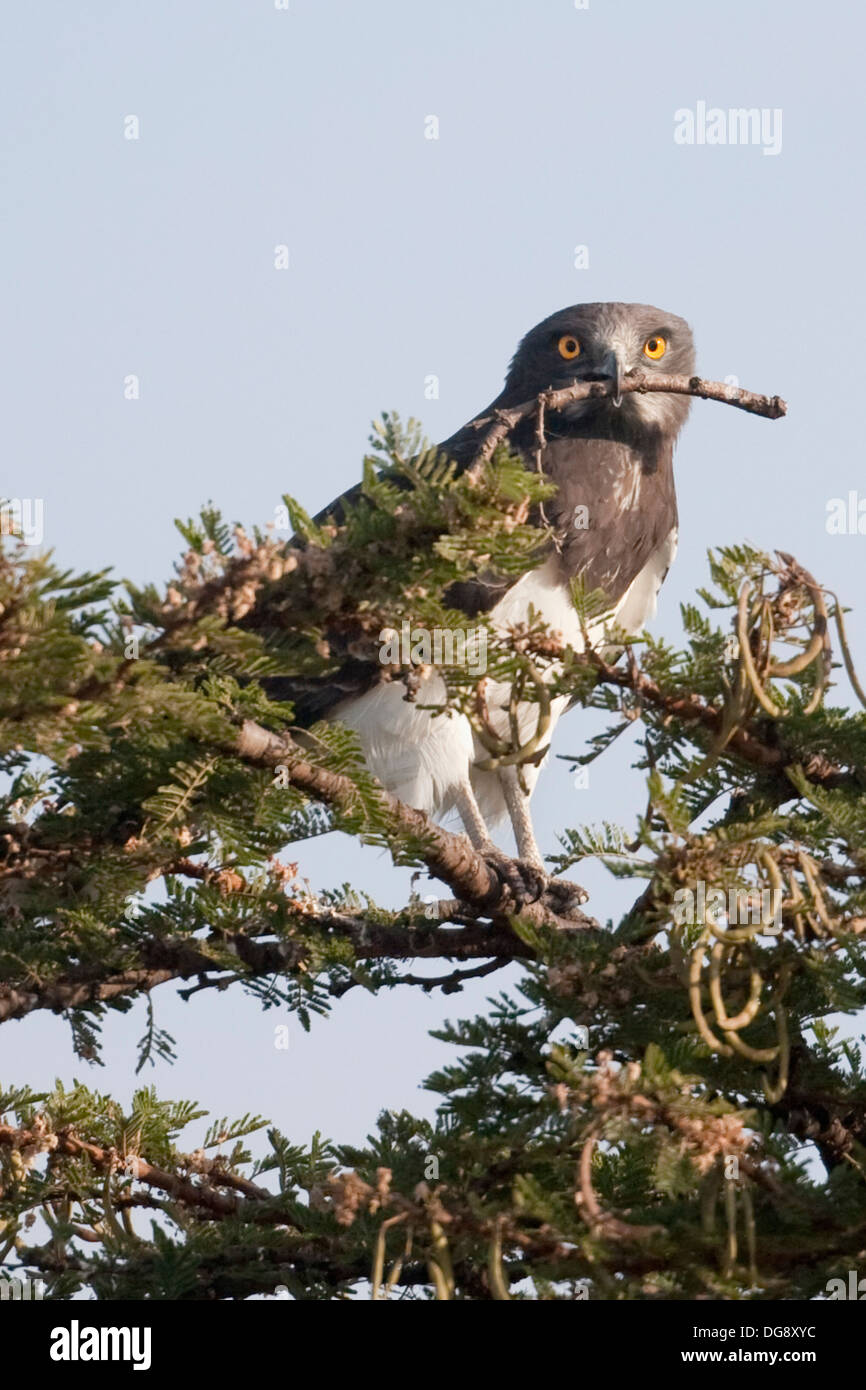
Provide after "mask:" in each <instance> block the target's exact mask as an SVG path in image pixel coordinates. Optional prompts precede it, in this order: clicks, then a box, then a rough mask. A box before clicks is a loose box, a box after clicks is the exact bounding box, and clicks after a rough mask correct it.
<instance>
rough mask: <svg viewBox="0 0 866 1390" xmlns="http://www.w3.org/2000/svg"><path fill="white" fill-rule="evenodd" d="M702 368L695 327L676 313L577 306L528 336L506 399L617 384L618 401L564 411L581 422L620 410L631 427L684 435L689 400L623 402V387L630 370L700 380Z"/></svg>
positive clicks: (632, 397) (629, 398) (644, 307)
mask: <svg viewBox="0 0 866 1390" xmlns="http://www.w3.org/2000/svg"><path fill="white" fill-rule="evenodd" d="M694 371H695V350H694V343H693V341H692V334H691V329H690V328H689V326H688V324H687V323H686V322H685V320H684V319H681V318H679V317H678V316H677V315H676V314H668V313H665V311H664V310H663V309H655V308H653V307H652V305H649V304H617V303H611V304H575V305H572V307H571V308H569V309H561V310H560V311H559V313H556V314H551V316H550V318H547V319H544V321H543V322H542V323H539V324H538V325H537V326H536V327H535V328H533V329H532V330H531V332H529V333H527V335H526V337H525V338H524V339H523V341H522V342H521V344H520V346H519V348H518V349H517V352H516V353H515V356H514V360H513V362H512V363H511V368H510V370H509V373H508V377H507V380H506V384H505V392H504V393H503V395H504V396H505V397H507V398H508V400H509V401H513V402H515V403H516V402H517V401H524V400H529V399H531V398H532V396H534V395H537V394H538V392H539V391H543V390H545V389H547V388H548V387H553V388H554V389H556V388H560V387H564V386H570V385H572V384H573V383H574V382H576V381H609V382H611V383H612V385H613V387H614V394H613V396H612V397H608V398H605V399H603V400H600V401H579V402H575V403H574V404H573V405H570V406H567V407H566V408H565V411H564V412H563V413H564V414H565V415H566V416H567V417H568V418H569V419H581V418H583V417H588V416H599V415H600V416H605V415H608V414H610V413H611V412H614V411H620V412H621V413H622V419H623V423H626V422H628V423H630V424H631V425H632V426H633V427H638V428H639V427H640V425H647V426H655V427H656V428H660V429H661V430H663V431H664V432H665V433H668V432H672V433H676V432H677V431H678V430H679V428H680V426H681V425H682V424H683V421H684V420H685V418H686V415H687V413H688V408H689V398H688V397H683V396H671V395H662V394H655V395H637V394H625V395H623V396H622V397H621V401H620V403H619V404H617V400H618V388H619V386H620V384H621V383H622V381H623V380H624V378H625V377H626V376H627V375H628V374H629V373H630V372H641V373H645V374H646V375H647V376H652V375H653V374H654V373H661V374H664V375H680V374H683V375H686V376H692V375H694Z"/></svg>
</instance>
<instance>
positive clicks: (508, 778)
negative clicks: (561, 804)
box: [499, 766, 547, 874]
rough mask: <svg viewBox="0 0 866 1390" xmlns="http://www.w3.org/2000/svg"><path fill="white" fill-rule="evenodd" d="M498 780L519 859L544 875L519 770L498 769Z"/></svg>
mask: <svg viewBox="0 0 866 1390" xmlns="http://www.w3.org/2000/svg"><path fill="white" fill-rule="evenodd" d="M499 780H500V783H501V784H502V792H503V795H504V797H505V804H506V806H507V807H508V815H509V817H510V820H511V828H512V830H513V831H514V838H515V840H516V841H517V853H518V855H519V856H520V858H521V859H524V860H526V862H527V863H528V864H532V865H533V866H534V867H535V868H536V869H540V870H541V872H542V873H543V874H546V873H547V870H546V869H545V867H544V860H543V859H542V857H541V850H540V849H539V848H538V842H537V841H536V838H535V831H534V830H533V828H532V818H531V816H530V814H529V796H528V795H527V793H526V792H525V791H524V790H523V788H522V786H521V785H520V768H519V767H515V766H510V767H502V768H500V769H499Z"/></svg>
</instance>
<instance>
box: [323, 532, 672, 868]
mask: <svg viewBox="0 0 866 1390" xmlns="http://www.w3.org/2000/svg"><path fill="white" fill-rule="evenodd" d="M676 547H677V533H676V530H675V529H674V530H672V531H671V532H670V534H669V535H668V536H667V538H666V539H665V541H664V542H663V544H662V545H661V546H659V548H658V550H657V551H656V552H655V553H654V554H653V556H652V557H651V559H650V560H649V561H648V562H647V564H646V565H644V567H643V569H642V570H641V571H640V573H639V574H638V575H637V576H636V578H635V579H634V580H633V581H632V583H631V584H630V585H629V587H628V589H627V590H626V591H625V593H624V594H623V595H622V597H621V599H620V600H619V602H618V603H617V605H616V608H615V609H614V611H613V614H612V616H611V617H610V618H608V619H607V621H606V622H601V623H597V624H596V625H595V626H594V627H591V628H590V629H589V634H588V635H589V639H590V642H591V644H592V645H593V646H599V645H602V644H603V643H604V635H605V630H606V628H607V627H609V626H616V627H617V628H620V629H623V630H624V631H625V632H627V633H629V634H634V633H637V632H640V631H641V630H642V628H643V627H644V626H645V625H646V623H647V622H648V621H649V620H650V619H651V618H652V617H653V616H654V614H655V611H656V602H657V599H658V593H659V589H660V588H661V585H662V581H663V580H664V577H665V575H666V574H667V572H668V570H669V568H670V566H671V563H672V562H673V558H674V555H675V553H676ZM530 609H534V611H535V613H536V614H537V615H540V616H541V617H542V618H543V620H544V621H545V622H546V623H547V626H548V629H549V630H550V631H551V632H558V633H559V634H560V636H561V638H562V641H563V642H564V643H566V644H567V645H568V646H570V647H572V648H573V649H574V650H575V651H583V648H584V640H583V634H582V632H581V627H580V621H579V618H578V615H577V612H576V610H575V607H574V604H573V602H572V598H571V593H570V591H569V589H568V587H567V585H566V584H564V583H563V582H562V581H561V579H560V577H559V573H558V562H557V557H555V556H552V557H551V558H550V559H549V560H548V561H546V563H545V564H544V565H542V566H540V567H539V568H538V569H536V570H532V571H530V572H529V573H528V574H525V575H523V577H522V578H521V579H519V580H518V582H517V583H516V584H514V585H513V586H512V587H511V588H510V589H509V590H508V592H507V594H505V596H504V597H503V598H502V599H501V600H500V602H499V603H498V604H497V605H496V607H495V608H494V609H493V611H492V613H491V614H490V618H491V621H492V622H493V623H494V624H496V626H498V627H500V628H501V629H503V631H504V630H506V629H507V628H508V627H510V626H512V625H515V624H518V623H525V622H528V620H529V616H530ZM553 675H554V672H553V671H552V670H550V671H548V673H547V679H552V678H553ZM508 695H509V691H508V688H507V687H506V686H504V685H502V684H499V683H491V685H490V686H489V687H488V689H487V707H488V710H489V712H490V722H491V724H492V726H493V728H494V729H495V730H496V731H497V732H498V733H501V734H502V735H503V736H505V737H508V714H507V705H508ZM405 696H406V691H405V687H404V686H403V684H402V683H401V682H400V681H384V682H382V683H380V684H379V685H376V686H374V687H373V688H372V689H371V690H368V691H367V692H366V693H365V694H364V695H361V696H360V697H353V698H352V699H351V700H348V701H346V702H345V703H343V704H342V705H340V706H338V707H336V708H335V709H334V710H333V712H332V715H331V717H332V718H335V719H339V720H340V721H341V722H342V723H344V724H347V725H348V726H349V727H350V728H352V729H354V730H355V732H356V733H357V734H358V737H359V739H360V742H361V746H362V748H363V750H364V755H365V757H366V760H367V764H368V766H369V768H370V770H371V772H372V773H373V774H374V776H376V777H377V778H378V779H379V781H380V782H381V783H382V785H383V786H384V787H386V788H387V789H388V791H390V792H393V794H394V795H395V796H397V797H399V798H400V800H401V801H405V802H407V803H408V804H409V805H410V806H415V807H417V808H418V809H419V810H421V811H425V812H426V813H427V814H428V815H431V816H434V817H437V818H442V817H444V816H446V815H448V813H450V812H453V811H457V813H458V814H459V815H460V818H461V820H462V821H463V824H464V827H465V829H466V832H467V834H468V835H469V837H470V839H471V840H472V841H473V843H474V844H476V845H478V846H480V847H484V846H485V845H488V844H489V843H490V838H489V827H490V826H492V825H496V824H498V823H499V822H500V821H502V820H503V819H504V817H505V816H506V815H507V816H508V818H509V819H510V821H511V825H512V829H513V830H514V835H515V839H516V841H517V848H518V854H519V855H520V857H521V858H523V859H527V860H529V861H531V862H534V863H535V864H536V865H537V866H538V867H539V868H540V867H542V866H543V861H542V859H541V855H540V852H539V850H538V846H537V844H536V842H535V836H534V834H533V831H532V824H531V821H530V818H529V809H528V798H529V796H531V795H532V792H533V789H534V787H535V783H536V781H537V779H538V774H539V771H540V768H539V767H538V766H536V765H533V764H531V763H529V764H525V765H524V767H523V769H522V771H523V781H524V782H525V785H526V787H527V791H528V794H527V793H524V791H523V789H522V788H521V786H520V778H519V777H518V774H517V769H516V768H514V767H504V768H500V769H497V770H496V771H492V772H485V771H481V770H480V769H479V768H478V767H477V766H476V763H477V762H478V761H479V760H483V759H484V758H486V757H487V756H488V754H487V751H486V750H485V749H484V747H483V746H482V745H481V743H480V741H479V740H478V739H477V737H476V736H475V734H474V733H473V730H472V726H471V725H470V723H469V721H468V719H466V718H465V717H464V716H463V715H460V714H456V713H453V712H446V713H443V714H431V713H430V712H429V711H428V710H425V709H420V708H419V705H437V704H443V703H444V702H445V685H444V682H443V680H442V678H441V676H440V675H439V674H438V672H437V671H436V670H435V669H432V670H431V671H430V673H429V674H428V675H427V676H426V677H425V679H424V680H423V681H422V684H421V689H420V691H419V692H418V695H417V697H416V699H415V700H414V701H409V700H407V699H406V698H405ZM567 704H568V699H567V697H565V696H560V697H558V698H557V699H555V700H554V701H553V702H552V708H551V717H550V730H549V732H550V737H552V736H553V732H554V729H555V727H556V724H557V722H558V720H559V718H560V715H561V714H562V713H563V711H564V710H565V708H566V706H567ZM503 706H505V707H506V709H503V708H502V707H503ZM537 718H538V706H537V704H535V703H534V702H529V701H528V702H526V703H525V704H523V705H521V706H520V709H519V725H520V734H521V738H522V739H526V738H528V737H529V736H530V735H531V734H532V733H533V732H534V731H535V728H536V723H537Z"/></svg>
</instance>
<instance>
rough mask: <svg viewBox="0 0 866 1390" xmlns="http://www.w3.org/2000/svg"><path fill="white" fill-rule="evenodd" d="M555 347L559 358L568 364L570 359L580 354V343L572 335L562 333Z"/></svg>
mask: <svg viewBox="0 0 866 1390" xmlns="http://www.w3.org/2000/svg"><path fill="white" fill-rule="evenodd" d="M556 346H557V347H558V348H559V355H560V357H564V358H565V360H566V362H570V361H571V359H572V357H577V355H578V353H579V352H580V343H579V342H578V341H577V339H576V338H575V337H574V335H573V334H572V333H563V335H562V337H561V338H560V340H559V342H558V343H557V344H556Z"/></svg>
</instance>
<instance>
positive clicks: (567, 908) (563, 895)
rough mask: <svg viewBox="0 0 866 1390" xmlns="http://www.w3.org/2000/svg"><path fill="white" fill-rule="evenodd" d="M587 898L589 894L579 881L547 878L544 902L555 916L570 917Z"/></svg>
mask: <svg viewBox="0 0 866 1390" xmlns="http://www.w3.org/2000/svg"><path fill="white" fill-rule="evenodd" d="M588 900H589V894H588V893H587V891H586V889H585V888H581V886H580V884H579V883H572V882H571V880H570V879H567V878H549V879H548V880H547V892H546V902H547V904H548V906H549V907H550V909H551V911H552V912H555V913H556V915H557V917H571V916H572V914H573V913H576V912H577V910H578V908H580V907H581V906H582V905H583V903H585V902H588Z"/></svg>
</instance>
